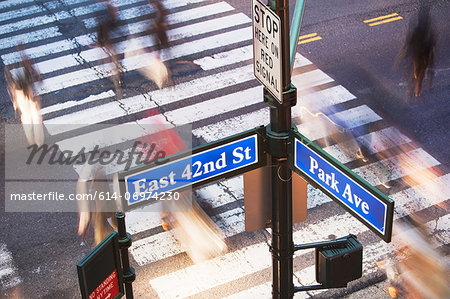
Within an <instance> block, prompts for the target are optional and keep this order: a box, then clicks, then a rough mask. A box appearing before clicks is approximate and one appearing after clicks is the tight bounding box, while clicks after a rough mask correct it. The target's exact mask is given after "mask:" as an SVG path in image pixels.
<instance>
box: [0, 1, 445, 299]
mask: <svg viewBox="0 0 450 299" xmlns="http://www.w3.org/2000/svg"><path fill="white" fill-rule="evenodd" d="M113 2H114V3H115V4H116V6H117V7H118V9H119V18H120V19H121V20H122V21H123V23H124V24H123V25H121V27H120V30H118V32H120V33H118V35H117V36H115V41H116V46H117V49H118V53H119V54H121V55H122V54H124V53H126V52H130V51H136V53H138V54H137V55H134V56H126V57H125V56H124V58H122V60H121V64H122V65H123V66H124V68H125V69H126V71H127V75H126V78H125V81H127V79H132V80H133V82H130V83H128V82H126V83H127V84H129V85H130V86H132V88H128V86H126V89H125V91H126V92H125V93H124V97H123V98H121V99H118V98H117V97H116V95H115V92H114V88H113V85H112V83H110V82H109V81H107V80H104V79H105V78H108V77H109V76H110V72H109V71H108V70H109V69H110V66H109V65H107V64H102V63H101V62H100V60H101V59H102V58H103V56H104V55H105V54H104V52H103V51H102V50H100V49H97V48H90V47H89V45H91V44H93V43H94V40H95V25H96V19H95V13H96V12H98V11H100V10H101V8H102V6H101V4H100V3H99V2H96V1H93V0H59V1H56V0H55V1H45V2H39V4H36V3H35V1H29V0H20V1H19V0H17V1H12V0H10V1H3V2H1V3H0V57H1V59H2V61H3V63H4V64H5V65H11V64H14V63H16V62H17V61H19V60H20V56H19V55H18V54H17V53H16V52H15V49H14V47H15V46H16V45H17V44H18V43H24V44H25V46H26V49H27V50H26V53H27V55H28V56H29V57H31V58H33V59H34V60H35V61H36V66H37V67H38V68H39V70H40V72H41V73H42V75H43V77H44V81H43V83H42V84H37V85H36V86H35V87H36V90H37V93H38V94H39V95H40V96H41V97H42V110H41V113H42V115H43V119H44V124H45V126H46V130H47V131H48V133H49V134H50V135H53V136H56V137H57V136H63V135H64V133H68V132H70V131H71V130H73V129H74V126H54V125H57V124H61V125H66V124H72V125H76V128H77V129H79V128H86V127H88V126H91V125H94V124H114V125H113V126H112V127H109V128H104V129H98V130H97V131H87V132H83V134H81V135H76V136H72V137H71V138H68V139H61V140H60V141H59V142H58V144H59V146H60V148H61V149H62V150H65V149H71V150H73V151H74V152H78V150H79V148H77V146H81V144H83V145H84V146H86V141H88V140H91V141H92V144H91V145H90V146H92V147H91V148H93V147H94V146H95V145H100V146H101V147H107V146H110V145H114V144H117V143H120V142H123V141H124V140H130V139H135V138H139V137H142V136H145V135H147V134H148V131H146V130H144V129H142V130H137V131H136V132H132V133H131V132H130V131H129V130H126V129H124V128H125V127H126V126H127V125H129V124H146V123H152V122H153V121H154V120H156V121H157V123H159V122H164V123H166V124H168V125H171V126H177V127H178V126H184V125H189V126H192V134H193V138H194V139H195V140H196V141H197V143H205V142H211V141H215V140H217V139H220V138H223V137H227V136H230V135H233V134H236V133H239V132H242V131H244V130H247V129H252V128H255V127H257V126H259V125H265V124H267V123H268V122H269V113H268V108H267V107H266V106H265V104H264V103H262V87H261V86H260V84H259V83H257V82H256V80H255V79H254V76H253V69H252V64H251V59H252V45H251V37H252V31H251V19H250V18H249V17H248V16H247V15H246V14H244V13H241V12H239V11H236V10H235V9H234V8H233V7H232V6H231V5H230V4H228V3H226V2H224V1H220V0H166V1H164V4H165V6H166V8H167V9H169V15H168V21H169V31H168V36H169V39H170V41H171V43H172V44H173V46H172V47H171V48H170V50H169V51H165V52H162V56H161V58H162V60H163V61H166V62H168V63H171V65H176V62H177V61H179V60H189V61H192V62H193V63H194V64H195V65H196V68H197V69H196V71H195V72H191V73H188V74H187V75H186V76H181V75H180V76H177V74H176V73H175V74H174V81H175V85H174V86H173V87H166V88H163V89H161V90H159V89H157V88H156V87H155V86H154V85H151V84H145V82H144V81H143V79H142V78H139V77H138V76H137V72H136V71H137V70H139V68H140V67H142V62H143V61H147V60H149V59H150V58H151V56H152V53H148V52H145V53H143V52H140V51H139V50H140V49H141V48H146V49H152V50H153V49H154V41H153V40H152V39H151V38H148V37H147V36H145V35H144V31H145V30H146V28H147V26H148V20H149V19H150V18H151V17H152V16H153V15H154V13H155V12H154V10H153V8H152V7H151V6H150V5H148V3H147V1H145V0H133V1H130V0H127V1H125V0H116V1H113ZM74 22H76V23H75V24H77V26H78V27H79V29H78V30H76V31H75V33H73V32H70V30H69V31H68V30H67V29H65V28H66V27H65V26H67V24H74ZM121 34H123V35H121ZM175 72H176V68H175ZM134 80H136V81H134ZM139 80H140V81H139ZM292 82H293V84H294V85H295V86H296V87H297V89H298V96H299V99H298V104H297V106H296V107H294V108H293V109H292V117H293V119H294V122H295V123H296V125H297V127H298V129H299V131H300V132H302V134H304V135H306V136H307V137H308V138H310V139H312V140H315V141H316V142H317V143H319V144H320V145H321V146H323V148H324V149H325V150H326V151H327V152H329V153H330V154H332V155H333V156H334V157H336V158H337V159H338V160H340V161H341V162H342V163H345V164H346V165H347V166H349V167H350V168H352V170H353V171H354V172H356V173H357V174H358V175H360V176H361V177H363V178H364V179H366V180H367V181H368V182H369V183H370V184H372V185H375V186H377V187H378V188H379V189H380V190H382V191H383V192H385V193H386V194H387V195H388V196H390V197H391V198H392V199H393V200H394V201H395V202H396V211H395V215H394V220H395V223H396V222H397V223H398V222H400V221H402V219H403V218H404V217H406V216H408V215H410V214H412V213H421V212H423V211H428V210H432V209H433V208H435V207H439V206H440V207H442V206H443V207H448V199H449V198H450V192H449V189H448V188H446V186H448V184H449V183H450V176H449V174H446V173H441V172H439V170H440V163H439V161H437V160H436V159H434V158H433V157H432V156H431V155H430V154H428V153H427V152H426V150H425V149H423V148H422V147H421V146H420V145H419V144H417V143H416V142H414V140H411V139H410V138H409V137H407V136H406V135H405V134H403V133H402V132H400V131H399V130H398V129H397V128H395V127H393V126H391V125H390V124H389V123H387V122H386V121H384V120H383V119H382V117H381V116H380V115H378V114H377V113H376V112H375V111H373V110H372V109H371V108H370V107H368V106H367V105H365V104H363V103H362V102H361V101H360V100H359V99H358V98H356V97H355V96H354V95H352V94H351V93H350V92H349V91H348V90H347V89H345V88H344V87H343V86H341V85H339V84H338V83H337V82H336V81H335V80H334V79H333V78H331V77H330V76H328V75H327V74H325V73H324V72H323V71H321V70H320V69H318V68H317V67H316V66H315V65H314V64H313V63H312V62H311V61H310V60H308V59H307V58H305V57H303V56H302V55H300V54H298V53H297V55H296V57H295V63H294V70H293V77H292ZM93 91H95V92H93ZM150 109H158V111H159V112H160V113H161V114H156V115H146V114H145V112H146V111H148V110H150ZM323 111H326V112H327V115H326V117H323V115H322V116H320V113H321V112H323ZM314 115H315V116H314ZM317 115H319V116H317ZM344 128H345V129H344ZM343 130H346V131H351V132H353V135H354V136H355V139H356V141H357V142H356V144H359V145H363V146H364V147H365V148H366V149H367V153H365V154H366V155H367V158H368V159H367V160H366V161H362V160H361V159H360V158H358V156H357V155H356V151H349V150H348V149H349V148H352V147H353V146H354V144H355V141H354V140H351V139H349V138H343V139H342V138H341V139H338V140H337V139H336V138H333V137H335V136H337V135H339V133H340V132H341V131H343ZM330 135H331V136H330ZM347 136H348V135H347ZM94 142H95V143H94ZM116 171H117V168H113V167H110V168H108V170H107V172H108V174H112V173H113V172H116ZM429 173H433V174H435V175H427V174H429ZM436 173H438V174H437V175H436ZM418 178H421V179H418ZM405 180H406V181H407V182H408V183H403V182H404V181H405ZM194 192H195V193H196V196H197V197H198V198H199V200H200V201H201V203H202V205H203V206H207V207H208V213H209V214H210V216H211V218H212V219H213V221H214V222H215V223H216V224H217V225H218V226H219V227H220V228H221V229H222V231H223V232H224V234H225V236H226V240H227V243H228V245H229V252H227V253H225V254H224V255H223V256H220V257H217V258H213V259H210V260H208V261H205V262H202V263H199V264H192V263H186V262H183V263H182V264H180V263H177V261H178V260H185V254H184V252H185V249H184V248H182V247H181V246H180V244H179V243H178V241H177V240H176V239H175V238H174V236H173V235H172V234H171V232H166V231H163V230H162V228H161V223H160V219H159V214H158V213H144V212H140V211H131V212H129V213H127V226H128V230H129V232H130V233H132V234H133V235H134V236H135V238H134V240H133V245H132V247H131V248H130V252H131V256H132V262H133V264H134V265H135V266H136V268H137V270H138V273H139V269H140V268H146V269H149V271H146V272H145V273H146V277H145V278H142V279H145V280H146V283H147V284H148V286H149V287H151V288H152V289H153V290H154V293H155V294H157V295H158V296H159V297H160V298H185V297H192V298H194V297H195V298H221V297H227V298H269V297H270V294H271V293H270V292H271V276H270V275H271V272H270V267H271V255H270V252H269V250H268V239H267V233H265V232H262V231H259V232H255V233H251V234H250V233H245V229H244V207H243V193H244V192H243V183H242V177H235V178H231V179H228V180H223V181H220V182H217V183H213V184H211V185H209V186H206V187H203V188H199V189H198V190H195V191H194ZM308 212H309V215H308V219H307V221H305V222H303V223H300V224H296V225H295V226H294V241H295V242H297V243H308V242H316V241H321V240H324V239H326V238H327V237H328V236H331V235H334V236H337V237H340V236H344V235H347V234H349V233H353V234H355V235H357V236H358V238H359V239H360V240H361V242H362V243H363V245H364V246H365V248H364V274H365V275H367V274H370V273H374V272H377V271H378V272H379V271H380V270H379V269H378V268H377V266H376V264H375V262H376V261H379V260H381V259H384V258H386V257H387V256H390V255H392V254H393V253H394V252H395V250H396V249H398V248H397V247H396V246H397V245H396V244H395V240H396V238H395V237H394V239H393V242H392V243H390V244H385V243H384V242H383V241H378V240H377V238H374V236H373V234H372V233H371V232H370V231H368V230H367V228H366V227H365V226H363V225H362V224H360V223H359V222H358V221H357V220H356V219H354V218H353V217H352V216H351V215H349V214H348V213H345V212H344V211H343V210H341V209H340V208H339V207H338V206H337V205H335V204H334V203H333V202H332V201H331V199H329V198H328V197H326V196H325V195H324V194H322V193H321V192H319V191H318V190H315V189H313V188H312V187H309V188H308ZM448 222H449V219H448V215H445V214H444V215H440V214H435V216H434V217H431V218H430V219H427V223H426V225H427V226H428V227H429V228H430V230H432V231H433V232H435V234H436V236H437V238H438V239H439V240H440V241H441V242H442V244H448V241H449V240H448V238H449V237H448V235H447V234H446V233H445V230H444V232H443V231H442V230H439V229H436V227H437V224H439V226H440V227H445V224H447V226H446V227H448ZM394 226H395V224H394ZM74 229H75V228H74ZM1 254H2V253H1V251H0V257H2V255H1ZM312 256H313V255H312V252H311V251H305V252H298V253H296V254H295V256H294V265H295V266H294V270H295V279H296V283H298V284H301V285H309V284H312V283H314V264H313V263H314V261H313V258H312ZM0 262H1V260H0ZM0 265H2V264H1V263H0ZM180 265H181V266H180ZM157 266H158V268H160V267H161V266H163V267H164V269H165V270H164V271H157V272H156V273H153V272H152V271H151V269H152V268H153V267H155V268H156V267H157ZM0 269H1V268H0ZM363 277H364V276H363ZM139 279H140V278H139V276H138V280H139ZM363 279H364V278H363ZM18 283H20V281H18ZM174 285H175V286H179V287H174ZM1 287H4V285H1ZM321 292H332V291H315V292H308V293H300V294H296V298H303V297H305V298H309V297H311V296H314V295H316V294H319V293H321ZM330 294H331V293H330Z"/></svg>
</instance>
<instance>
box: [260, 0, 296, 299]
mask: <svg viewBox="0 0 450 299" xmlns="http://www.w3.org/2000/svg"><path fill="white" fill-rule="evenodd" d="M269 5H270V8H271V9H272V10H273V11H275V13H276V15H277V16H278V17H279V18H280V20H281V28H280V34H281V46H280V52H281V55H280V56H281V60H282V67H281V86H282V90H283V93H282V99H281V101H280V99H275V98H274V96H273V95H272V94H271V93H270V92H269V91H268V90H267V88H264V102H266V104H267V105H268V106H269V107H270V125H269V127H268V128H267V130H266V132H267V138H268V145H269V146H268V148H269V150H268V151H269V154H270V155H271V156H272V158H271V162H272V164H271V166H272V223H271V228H272V246H271V251H272V279H273V284H272V297H273V298H292V297H293V296H294V285H293V241H292V181H291V178H292V172H291V169H290V168H289V165H288V159H287V157H288V141H289V131H290V129H291V107H292V106H294V105H295V104H296V102H297V90H296V89H295V87H293V86H292V85H291V75H290V55H289V49H290V47H289V23H288V22H289V1H287V0H276V1H273V0H272V1H269Z"/></svg>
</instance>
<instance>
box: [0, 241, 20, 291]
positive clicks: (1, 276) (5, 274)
mask: <svg viewBox="0 0 450 299" xmlns="http://www.w3.org/2000/svg"><path fill="white" fill-rule="evenodd" d="M21 282H22V280H21V278H20V277H19V275H18V273H17V268H16V266H15V264H14V260H13V257H12V255H11V252H10V251H9V250H8V248H7V247H6V244H1V243H0V291H1V290H7V289H11V288H13V287H15V286H17V285H18V284H20V283H21Z"/></svg>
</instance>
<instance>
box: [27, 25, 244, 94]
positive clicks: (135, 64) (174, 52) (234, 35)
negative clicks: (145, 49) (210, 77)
mask: <svg viewBox="0 0 450 299" xmlns="http://www.w3.org/2000/svg"><path fill="white" fill-rule="evenodd" d="M249 34H251V27H246V28H243V29H238V30H234V31H229V32H226V33H222V34H217V35H214V36H210V37H206V38H203V39H200V40H196V41H192V42H188V43H184V44H182V45H176V46H174V47H172V48H171V49H170V52H163V53H162V54H163V55H161V57H162V58H163V60H169V59H175V58H179V57H182V56H186V55H191V54H194V53H199V52H202V51H206V50H209V49H215V48H218V47H222V46H225V45H229V44H231V43H236V42H239V41H243V40H247V39H248V35H249ZM164 53H166V54H164ZM151 57H152V54H151V53H146V54H142V55H137V56H132V57H130V58H126V59H124V60H122V65H123V66H124V67H125V68H126V69H127V70H128V71H131V70H136V69H139V68H141V67H142V61H149V59H151ZM112 67H113V64H112V63H107V64H104V65H102V66H100V67H97V68H99V69H100V68H101V69H103V70H101V71H102V72H99V71H100V70H99V71H96V70H94V69H83V70H79V71H74V72H71V73H68V74H63V75H60V76H56V77H52V78H49V79H45V80H44V81H43V82H42V84H40V85H38V84H35V87H36V90H37V93H38V94H44V93H50V92H54V91H57V90H60V89H63V88H68V87H71V86H75V85H79V84H83V83H87V82H92V81H95V80H98V79H100V78H102V77H109V76H110V70H111V69H112Z"/></svg>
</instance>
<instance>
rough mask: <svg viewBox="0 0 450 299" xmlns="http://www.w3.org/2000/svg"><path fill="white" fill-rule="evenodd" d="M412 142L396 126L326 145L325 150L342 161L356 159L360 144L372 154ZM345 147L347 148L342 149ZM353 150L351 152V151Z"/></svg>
mask: <svg viewBox="0 0 450 299" xmlns="http://www.w3.org/2000/svg"><path fill="white" fill-rule="evenodd" d="M408 142H411V139H409V138H408V137H406V136H405V135H403V134H402V133H400V131H399V130H397V129H396V128H394V127H388V128H384V129H382V130H380V131H375V132H371V133H369V134H365V135H362V136H359V137H357V138H356V139H352V140H350V141H345V142H339V143H337V144H333V145H331V146H327V147H325V148H324V149H323V150H324V151H326V152H327V153H329V154H330V155H332V156H333V157H334V158H335V159H336V160H338V161H339V162H341V163H347V162H350V161H353V160H356V159H357V158H358V157H357V156H356V154H357V152H358V149H359V146H360V145H364V146H365V147H366V148H367V150H368V151H369V153H370V154H375V153H378V152H381V151H384V150H387V149H390V148H392V147H395V146H400V145H403V144H405V143H408ZM342 149H345V150H342ZM350 152H351V153H350Z"/></svg>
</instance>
